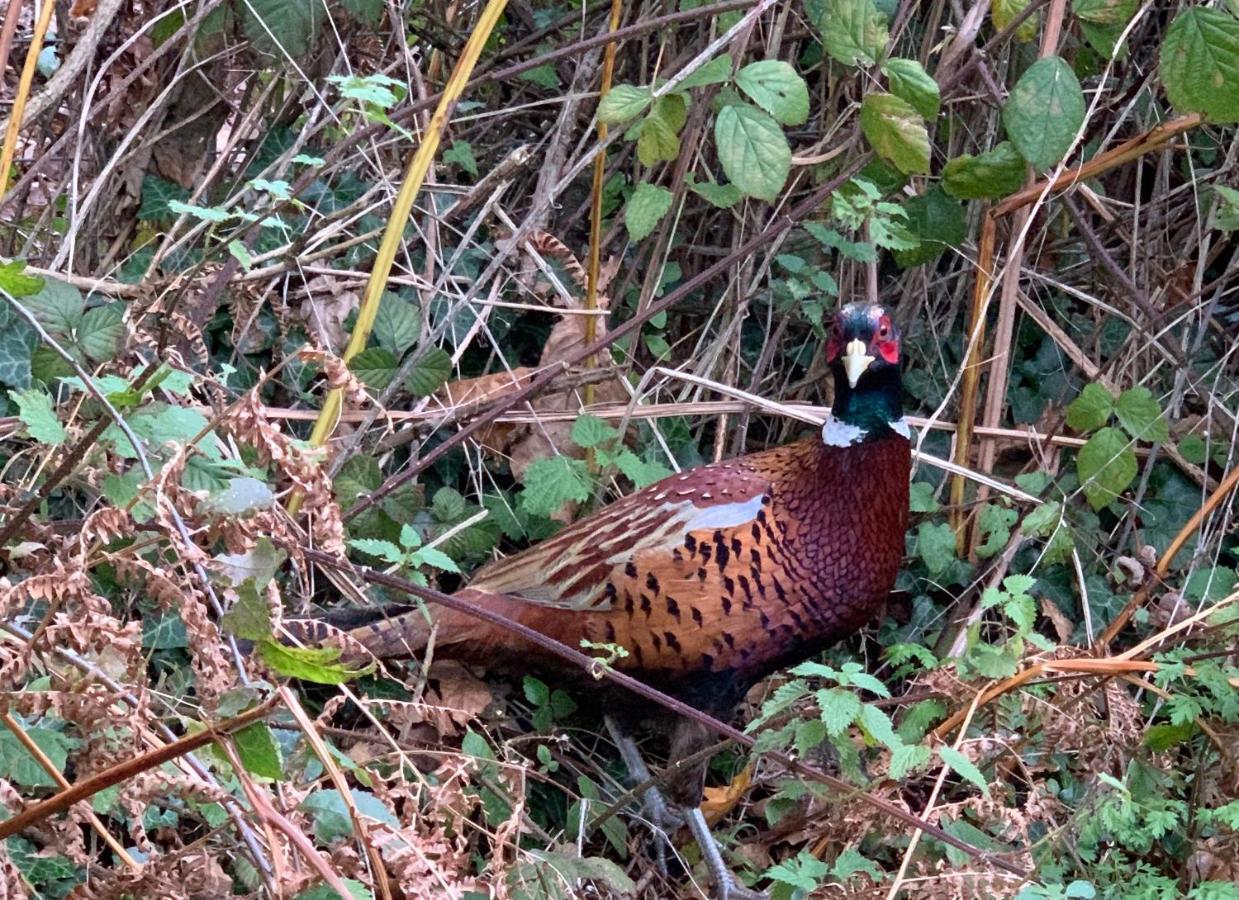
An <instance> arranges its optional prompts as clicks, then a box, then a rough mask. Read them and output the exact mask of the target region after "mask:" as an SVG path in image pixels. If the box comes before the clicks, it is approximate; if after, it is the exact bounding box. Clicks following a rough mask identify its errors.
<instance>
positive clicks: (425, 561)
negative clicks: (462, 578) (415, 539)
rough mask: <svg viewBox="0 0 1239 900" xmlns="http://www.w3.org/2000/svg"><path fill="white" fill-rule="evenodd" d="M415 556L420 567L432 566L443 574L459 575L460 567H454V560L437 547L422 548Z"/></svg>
mask: <svg viewBox="0 0 1239 900" xmlns="http://www.w3.org/2000/svg"><path fill="white" fill-rule="evenodd" d="M415 555H416V557H417V560H418V562H419V563H420V564H421V565H425V566H432V567H433V568H436V569H439V570H440V571H443V572H454V573H455V574H457V575H459V574H460V566H458V565H456V560H454V559H452V558H451V557H450V556H448V555H447V554H446V553H444V552H443V551H442V550H440V549H439V548H438V547H423V548H422V549H420V550H418V551H417V553H416V554H415Z"/></svg>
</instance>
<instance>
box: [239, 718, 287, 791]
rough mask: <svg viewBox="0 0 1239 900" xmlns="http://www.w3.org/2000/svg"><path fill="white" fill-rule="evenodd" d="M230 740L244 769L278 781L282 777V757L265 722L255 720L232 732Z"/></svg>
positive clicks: (278, 746) (260, 776)
mask: <svg viewBox="0 0 1239 900" xmlns="http://www.w3.org/2000/svg"><path fill="white" fill-rule="evenodd" d="M232 740H233V742H234V743H235V744H236V747H237V756H238V757H239V758H240V760H241V765H242V766H244V767H245V771H247V772H249V773H251V774H253V775H257V776H258V777H259V778H270V779H271V780H272V781H279V780H280V779H281V778H283V777H284V757H283V754H282V753H281V752H280V745H279V743H278V742H277V741H276V739H275V735H273V734H272V733H271V729H270V728H269V727H268V726H267V723H266V722H255V723H254V724H253V725H247V726H246V727H245V728H242V729H241V730H240V731H237V732H234V733H233V735H232Z"/></svg>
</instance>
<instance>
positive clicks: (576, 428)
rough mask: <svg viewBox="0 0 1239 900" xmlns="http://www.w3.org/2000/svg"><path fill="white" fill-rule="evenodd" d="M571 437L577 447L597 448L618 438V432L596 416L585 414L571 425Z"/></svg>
mask: <svg viewBox="0 0 1239 900" xmlns="http://www.w3.org/2000/svg"><path fill="white" fill-rule="evenodd" d="M571 437H572V443H574V444H576V445H577V446H578V447H597V446H598V445H599V444H602V443H605V442H607V441H613V440H615V439H616V438H618V437H619V432H618V431H616V430H615V429H614V428H612V427H611V426H610V425H609V424H607V423H606V422H604V421H603V420H602V419H600V418H598V417H597V416H591V415H589V414H588V413H585V414H582V415H580V416H578V417H577V420H576V421H575V422H573V423H572V434H571Z"/></svg>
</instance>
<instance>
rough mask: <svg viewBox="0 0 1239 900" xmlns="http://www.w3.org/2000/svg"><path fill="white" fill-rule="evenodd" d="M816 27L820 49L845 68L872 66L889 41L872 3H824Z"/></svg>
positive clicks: (855, 0)
mask: <svg viewBox="0 0 1239 900" xmlns="http://www.w3.org/2000/svg"><path fill="white" fill-rule="evenodd" d="M817 27H818V29H819V30H820V31H821V32H822V47H824V48H825V50H826V52H827V53H829V54H830V55H831V56H832V57H833V58H834V59H836V60H838V61H839V62H841V63H843V64H844V65H845V66H857V65H864V66H871V65H873V64H874V63H875V62H877V61H878V57H880V56H881V55H882V52H883V51H884V50H885V49H886V43H887V41H888V40H889V39H890V36H889V35H888V34H887V32H886V16H884V15H882V14H881V13H880V12H878V8H877V6H875V5H874V3H873V0H825V3H824V4H823V11H822V14H821V18H819V19H818V20H817Z"/></svg>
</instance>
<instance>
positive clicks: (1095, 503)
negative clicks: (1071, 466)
mask: <svg viewBox="0 0 1239 900" xmlns="http://www.w3.org/2000/svg"><path fill="white" fill-rule="evenodd" d="M1137 469H1138V467H1137V465H1136V453H1135V451H1134V450H1133V449H1132V448H1131V444H1130V441H1129V439H1128V437H1127V435H1125V434H1124V433H1123V432H1121V431H1119V429H1117V428H1103V429H1101V430H1100V431H1098V432H1097V433H1096V434H1094V435H1093V436H1092V437H1091V438H1089V439H1088V443H1087V444H1085V445H1084V446H1083V447H1081V448H1080V453H1079V455H1078V456H1077V457H1076V471H1077V472H1078V473H1079V476H1080V485H1081V487H1082V489H1083V490H1084V496H1085V497H1086V498H1087V499H1088V502H1089V505H1090V506H1092V507H1093V509H1101V508H1102V507H1103V506H1106V505H1108V504H1109V503H1110V502H1111V501H1113V500H1114V499H1115V498H1116V497H1118V495H1119V494H1121V493H1122V492H1123V491H1124V490H1126V489H1127V486H1128V485H1130V484H1131V483H1132V481H1133V480H1134V479H1135V477H1136V472H1137Z"/></svg>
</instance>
